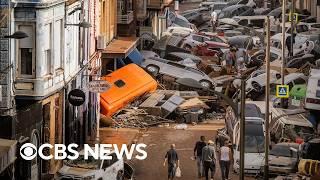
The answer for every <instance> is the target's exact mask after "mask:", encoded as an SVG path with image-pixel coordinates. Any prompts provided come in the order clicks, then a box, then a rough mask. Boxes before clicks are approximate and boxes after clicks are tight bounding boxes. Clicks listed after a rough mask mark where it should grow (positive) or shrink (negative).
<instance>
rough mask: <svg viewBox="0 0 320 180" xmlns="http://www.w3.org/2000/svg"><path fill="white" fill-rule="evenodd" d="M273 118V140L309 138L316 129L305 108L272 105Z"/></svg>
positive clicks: (288, 140)
mask: <svg viewBox="0 0 320 180" xmlns="http://www.w3.org/2000/svg"><path fill="white" fill-rule="evenodd" d="M270 111H271V113H272V118H271V122H270V127H271V128H270V137H271V141H272V142H275V143H279V142H296V141H301V140H305V141H306V140H308V139H309V138H311V137H312V136H313V134H314V133H315V129H314V128H313V125H312V124H311V122H310V121H308V119H307V117H308V114H307V112H306V111H305V110H303V109H281V108H274V107H271V109H270Z"/></svg>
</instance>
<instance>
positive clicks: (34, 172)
mask: <svg viewBox="0 0 320 180" xmlns="http://www.w3.org/2000/svg"><path fill="white" fill-rule="evenodd" d="M30 142H31V143H32V144H34V145H35V146H36V147H38V145H39V144H38V143H39V139H38V136H37V134H36V133H35V132H33V133H32V134H31V140H30ZM31 179H32V180H38V179H39V160H38V156H36V158H34V159H33V160H31Z"/></svg>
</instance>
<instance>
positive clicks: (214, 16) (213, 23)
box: [210, 11, 218, 32]
mask: <svg viewBox="0 0 320 180" xmlns="http://www.w3.org/2000/svg"><path fill="white" fill-rule="evenodd" d="M210 22H211V26H212V32H215V31H216V27H217V25H218V13H217V12H215V11H213V12H212V13H211V20H210Z"/></svg>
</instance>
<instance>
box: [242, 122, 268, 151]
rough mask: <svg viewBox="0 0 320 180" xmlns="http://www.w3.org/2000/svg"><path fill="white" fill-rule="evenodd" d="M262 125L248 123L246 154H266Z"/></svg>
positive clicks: (245, 144)
mask: <svg viewBox="0 0 320 180" xmlns="http://www.w3.org/2000/svg"><path fill="white" fill-rule="evenodd" d="M262 126H263V125H262V124H261V123H258V122H257V123H252V122H246V131H245V137H244V138H245V140H244V141H245V143H244V146H245V150H244V151H245V153H263V152H264V134H263V128H262Z"/></svg>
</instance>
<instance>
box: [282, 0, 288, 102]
mask: <svg viewBox="0 0 320 180" xmlns="http://www.w3.org/2000/svg"><path fill="white" fill-rule="evenodd" d="M286 4H287V2H286V0H282V42H281V45H282V64H281V84H282V85H284V74H285V72H284V71H285V67H286V46H285V44H286V31H285V23H286ZM281 107H284V99H283V98H281Z"/></svg>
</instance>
